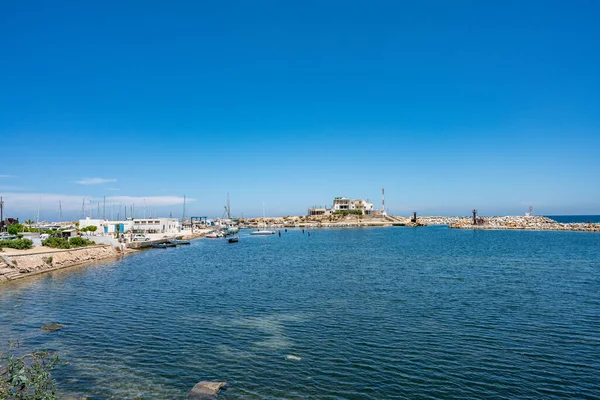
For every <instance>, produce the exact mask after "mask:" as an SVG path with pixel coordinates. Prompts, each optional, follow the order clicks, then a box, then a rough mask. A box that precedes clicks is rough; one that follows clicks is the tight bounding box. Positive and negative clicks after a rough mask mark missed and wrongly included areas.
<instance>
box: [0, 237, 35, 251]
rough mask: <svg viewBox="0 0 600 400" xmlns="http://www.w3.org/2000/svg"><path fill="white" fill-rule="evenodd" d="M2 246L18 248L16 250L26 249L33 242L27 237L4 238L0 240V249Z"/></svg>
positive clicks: (29, 247) (30, 246)
mask: <svg viewBox="0 0 600 400" xmlns="http://www.w3.org/2000/svg"><path fill="white" fill-rule="evenodd" d="M3 247H7V248H11V249H18V250H27V249H31V248H32V247H33V242H32V241H31V240H29V239H5V240H0V249H1V248H3Z"/></svg>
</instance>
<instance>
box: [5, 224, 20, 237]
mask: <svg viewBox="0 0 600 400" xmlns="http://www.w3.org/2000/svg"><path fill="white" fill-rule="evenodd" d="M6 230H7V231H8V233H10V234H11V235H16V234H17V233H19V232H23V225H21V224H12V225H11V226H9V227H8V228H7V229H6Z"/></svg>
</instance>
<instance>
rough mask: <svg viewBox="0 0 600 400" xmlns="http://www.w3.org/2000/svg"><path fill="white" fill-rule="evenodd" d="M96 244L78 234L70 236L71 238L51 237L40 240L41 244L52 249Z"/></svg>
mask: <svg viewBox="0 0 600 400" xmlns="http://www.w3.org/2000/svg"><path fill="white" fill-rule="evenodd" d="M93 244H96V243H94V242H92V241H91V240H88V239H84V238H81V237H79V236H76V237H72V238H71V240H67V239H65V238H58V237H51V238H48V239H46V240H44V241H42V246H47V247H52V248H54V249H72V248H77V247H85V246H90V245H93Z"/></svg>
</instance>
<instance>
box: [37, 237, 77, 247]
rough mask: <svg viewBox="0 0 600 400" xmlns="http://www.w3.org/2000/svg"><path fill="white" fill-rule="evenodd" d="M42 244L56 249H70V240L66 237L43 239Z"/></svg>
mask: <svg viewBox="0 0 600 400" xmlns="http://www.w3.org/2000/svg"><path fill="white" fill-rule="evenodd" d="M42 246H47V247H52V248H54V249H70V248H71V246H69V241H68V240H67V239H64V238H58V237H51V238H48V239H46V240H43V241H42Z"/></svg>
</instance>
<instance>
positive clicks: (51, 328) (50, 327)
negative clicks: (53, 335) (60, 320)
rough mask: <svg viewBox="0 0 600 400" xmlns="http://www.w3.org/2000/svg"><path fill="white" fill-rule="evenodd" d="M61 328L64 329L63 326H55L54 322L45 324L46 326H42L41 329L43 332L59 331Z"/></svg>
mask: <svg viewBox="0 0 600 400" xmlns="http://www.w3.org/2000/svg"><path fill="white" fill-rule="evenodd" d="M62 328H65V326H64V325H61V324H57V323H56V322H53V323H51V324H46V325H44V326H42V328H41V329H42V330H43V331H59V330H61V329H62Z"/></svg>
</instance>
